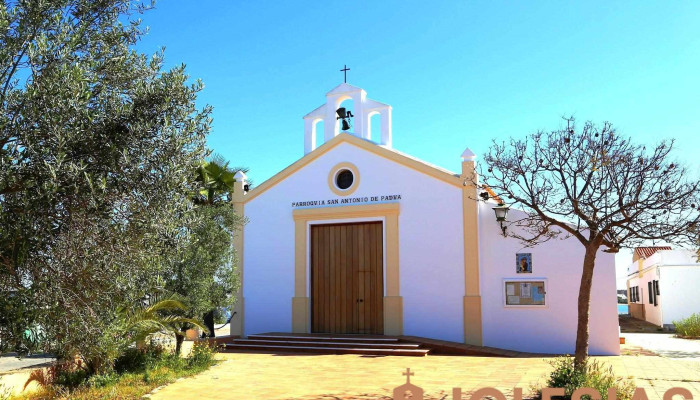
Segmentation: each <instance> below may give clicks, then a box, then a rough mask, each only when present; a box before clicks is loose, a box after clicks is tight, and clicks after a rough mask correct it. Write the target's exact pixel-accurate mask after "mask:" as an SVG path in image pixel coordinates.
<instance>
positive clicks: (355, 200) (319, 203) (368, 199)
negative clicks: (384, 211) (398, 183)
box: [292, 194, 401, 208]
mask: <svg viewBox="0 0 700 400" xmlns="http://www.w3.org/2000/svg"><path fill="white" fill-rule="evenodd" d="M397 200H401V195H400V194H389V195H382V196H364V197H343V198H340V199H326V200H308V201H293V202H292V207H293V208H295V207H323V206H339V205H351V204H363V203H382V202H390V201H397Z"/></svg>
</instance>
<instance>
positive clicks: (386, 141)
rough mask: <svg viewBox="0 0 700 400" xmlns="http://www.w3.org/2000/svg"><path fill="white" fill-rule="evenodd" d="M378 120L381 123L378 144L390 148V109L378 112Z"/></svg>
mask: <svg viewBox="0 0 700 400" xmlns="http://www.w3.org/2000/svg"><path fill="white" fill-rule="evenodd" d="M379 118H380V123H381V131H382V133H381V140H380V144H381V145H383V146H386V147H389V148H391V146H392V139H391V107H387V108H385V109H383V110H382V111H380V112H379Z"/></svg>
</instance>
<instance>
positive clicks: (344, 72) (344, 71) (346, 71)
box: [340, 64, 350, 83]
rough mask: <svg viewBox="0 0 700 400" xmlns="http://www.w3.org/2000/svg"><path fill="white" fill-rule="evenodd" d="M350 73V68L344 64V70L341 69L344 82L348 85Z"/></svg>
mask: <svg viewBox="0 0 700 400" xmlns="http://www.w3.org/2000/svg"><path fill="white" fill-rule="evenodd" d="M348 71H350V68H348V66H347V65H344V64H343V69H341V70H340V72H342V73H343V82H345V83H348Z"/></svg>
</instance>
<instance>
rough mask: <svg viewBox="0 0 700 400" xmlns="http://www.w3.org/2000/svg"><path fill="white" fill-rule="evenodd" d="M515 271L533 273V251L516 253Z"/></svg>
mask: <svg viewBox="0 0 700 400" xmlns="http://www.w3.org/2000/svg"><path fill="white" fill-rule="evenodd" d="M515 272H516V273H518V274H531V273H532V253H517V254H516V255H515Z"/></svg>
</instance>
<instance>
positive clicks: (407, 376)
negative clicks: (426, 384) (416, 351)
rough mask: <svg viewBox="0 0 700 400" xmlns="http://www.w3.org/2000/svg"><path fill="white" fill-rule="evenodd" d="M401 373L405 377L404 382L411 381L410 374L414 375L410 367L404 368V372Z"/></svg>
mask: <svg viewBox="0 0 700 400" xmlns="http://www.w3.org/2000/svg"><path fill="white" fill-rule="evenodd" d="M401 375H403V376H405V377H406V383H411V376H412V375H414V373H413V372H411V369H410V368H406V372H404V373H402V374H401Z"/></svg>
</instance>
